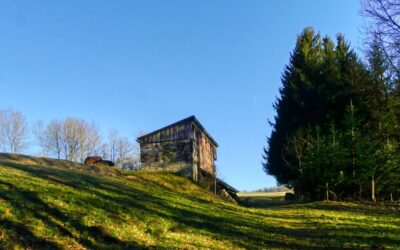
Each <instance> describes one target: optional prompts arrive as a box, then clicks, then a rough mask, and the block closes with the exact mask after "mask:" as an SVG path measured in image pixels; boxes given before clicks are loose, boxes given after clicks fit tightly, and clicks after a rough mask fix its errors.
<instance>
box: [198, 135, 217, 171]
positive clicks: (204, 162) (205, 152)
mask: <svg viewBox="0 0 400 250" xmlns="http://www.w3.org/2000/svg"><path fill="white" fill-rule="evenodd" d="M195 134H196V135H197V136H196V147H197V153H198V154H199V156H198V157H195V158H197V159H198V163H199V166H200V168H202V169H204V170H205V171H207V172H209V173H210V174H214V173H215V166H214V160H215V159H216V155H215V154H216V149H215V146H214V144H213V143H212V142H211V140H210V139H209V138H208V137H207V136H206V135H205V134H204V133H203V132H202V131H201V130H200V129H198V128H197V129H196V131H195Z"/></svg>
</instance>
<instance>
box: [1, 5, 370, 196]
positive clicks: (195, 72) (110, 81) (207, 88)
mask: <svg viewBox="0 0 400 250" xmlns="http://www.w3.org/2000/svg"><path fill="white" fill-rule="evenodd" d="M358 12H359V1H358V0H335V1H319V0H303V1H298V0H287V1H278V0H276V1H272V0H271V1H267V0H262V1H256V0H252V1H244V0H243V1H234V0H232V1H227V0H224V1H222V0H220V1H216V0H210V1H206V0H202V1H195V0H176V1H173V0H170V1H164V0H160V1H151V0H150V1H149V0H146V1H144V0H143V1H123V0H120V1H99V0H96V1H94V0H92V1H89V0H86V1H78V0H71V1H53V0H51V1H50V0H49V1H41V0H40V1H24V0H20V1H12V0H8V1H7V0H0V89H1V98H0V108H7V107H13V108H14V109H17V110H19V111H22V112H23V113H24V114H25V115H26V117H27V118H28V120H29V122H30V123H31V124H33V123H34V122H35V121H37V120H39V119H41V120H45V121H48V120H51V119H53V118H60V119H63V118H65V117H68V116H74V117H79V118H85V119H86V120H89V121H92V120H93V121H95V122H96V123H97V124H98V125H99V126H100V128H101V130H102V132H103V134H104V135H106V134H107V133H108V131H109V130H110V129H112V128H116V129H118V130H119V131H120V132H121V134H123V135H125V136H128V137H129V138H131V139H132V140H135V138H136V135H137V133H138V132H139V131H147V132H150V131H152V130H155V129H158V128H160V127H162V126H165V125H168V124H170V123H172V122H175V121H177V120H180V119H183V118H185V117H187V116H190V115H196V117H197V118H198V119H199V120H200V122H201V123H202V124H203V125H204V126H205V127H206V129H207V130H208V131H209V132H210V133H211V135H212V136H213V137H214V138H215V139H216V141H217V142H218V143H219V145H220V147H219V149H218V161H217V162H216V163H217V166H218V169H219V175H220V177H221V178H222V179H224V180H225V181H227V182H229V183H230V184H231V185H233V186H235V187H237V188H238V189H240V190H253V189H257V188H262V187H266V186H273V185H275V180H274V179H273V178H272V177H270V176H267V175H266V174H265V173H264V172H263V170H262V166H261V161H262V158H261V155H262V149H263V147H264V146H265V145H266V138H267V136H269V134H270V132H271V128H270V127H269V126H268V122H267V121H268V119H270V120H273V117H274V115H275V112H274V110H273V108H272V103H273V102H274V101H275V99H276V97H277V96H278V94H279V92H278V91H279V87H280V86H281V82H280V77H281V73H282V71H283V68H284V65H285V64H287V63H288V59H289V55H290V52H291V51H292V50H293V48H294V45H295V42H296V37H297V34H299V33H300V32H301V31H302V29H303V28H305V27H306V26H312V27H314V29H315V30H317V31H320V32H321V34H323V35H329V36H334V35H335V34H337V33H339V32H340V33H343V34H344V35H345V37H346V38H347V39H348V40H349V41H350V42H351V44H352V46H353V48H355V49H357V50H358V49H360V47H361V45H362V43H361V38H362V36H361V33H360V30H361V24H362V19H361V17H360V16H359V13H358ZM31 151H33V149H31ZM28 153H32V152H28Z"/></svg>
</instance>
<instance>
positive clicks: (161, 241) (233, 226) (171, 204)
mask: <svg viewBox="0 0 400 250" xmlns="http://www.w3.org/2000/svg"><path fill="white" fill-rule="evenodd" d="M48 161H50V160H48ZM49 163H51V164H49ZM49 165H51V166H49ZM64 165H65V166H64ZM58 166H59V167H58ZM109 171H110V172H109ZM108 175H112V176H113V177H110V176H108ZM399 235H400V213H399V212H397V211H392V210H384V209H382V208H373V207H366V206H362V205H355V204H348V203H333V202H329V203H327V202H318V203H310V204H293V205H287V204H284V203H282V204H279V206H274V207H271V208H268V209H265V208H246V207H240V206H236V205H233V204H230V203H227V202H225V201H223V200H221V199H219V198H217V197H215V196H214V195H213V194H212V193H210V192H207V191H205V190H203V189H201V188H200V187H198V186H197V185H194V184H193V183H192V182H191V181H190V180H188V179H185V178H182V177H179V176H175V175H173V174H168V173H149V172H143V171H139V172H128V173H124V172H119V171H115V170H109V169H107V168H106V169H85V166H83V165H73V164H70V163H67V162H62V161H51V162H46V161H43V160H40V159H39V160H36V158H29V159H25V158H23V157H21V158H19V157H17V156H15V157H14V158H13V159H10V157H5V156H4V155H2V156H0V246H2V247H3V248H4V249H25V248H33V249H88V248H89V249H140V248H143V249H152V248H153V249H154V248H157V249H174V248H179V249H201V248H203V249H320V248H330V249H340V248H342V249H343V248H344V249H346V248H347V249H366V248H367V249H368V248H370V247H371V246H375V247H380V246H384V247H385V248H386V249H400V239H399ZM0 248H1V247H0Z"/></svg>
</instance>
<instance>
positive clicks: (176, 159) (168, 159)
mask: <svg viewBox="0 0 400 250" xmlns="http://www.w3.org/2000/svg"><path fill="white" fill-rule="evenodd" d="M193 148H194V147H193V140H191V139H184V140H176V141H166V142H154V143H141V145H140V158H141V159H140V160H141V164H142V168H145V169H148V170H154V171H171V172H177V173H180V174H182V175H184V176H188V177H192V168H193Z"/></svg>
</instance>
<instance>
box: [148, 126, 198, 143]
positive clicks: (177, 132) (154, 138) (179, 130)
mask: <svg viewBox="0 0 400 250" xmlns="http://www.w3.org/2000/svg"><path fill="white" fill-rule="evenodd" d="M190 138H193V124H192V123H184V124H179V125H177V126H173V127H170V128H167V129H165V130H161V131H158V132H156V133H153V134H151V135H149V136H147V137H145V138H143V140H142V142H143V143H149V142H164V141H172V140H183V139H190Z"/></svg>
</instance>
